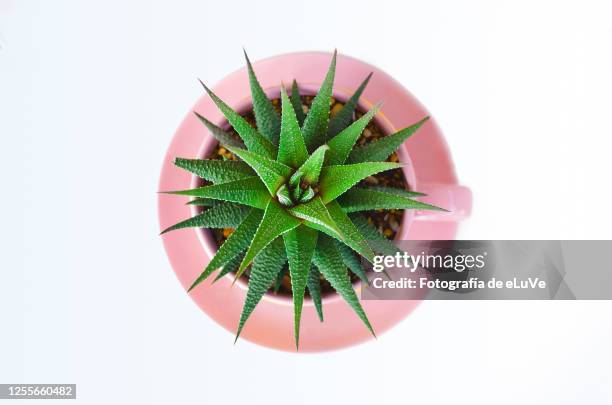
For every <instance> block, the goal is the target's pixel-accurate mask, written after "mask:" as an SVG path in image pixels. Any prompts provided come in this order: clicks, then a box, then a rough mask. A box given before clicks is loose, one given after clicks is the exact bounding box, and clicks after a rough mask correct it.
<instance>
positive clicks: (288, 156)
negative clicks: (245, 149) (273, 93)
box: [276, 87, 308, 169]
mask: <svg viewBox="0 0 612 405" xmlns="http://www.w3.org/2000/svg"><path fill="white" fill-rule="evenodd" d="M281 108H282V117H281V130H280V143H279V146H278V157H277V159H276V160H278V161H279V162H280V163H283V164H285V165H287V166H291V167H293V168H294V169H295V168H298V167H300V166H301V165H302V164H303V163H304V162H305V161H306V159H308V151H307V150H306V144H305V143H304V137H303V136H302V131H301V130H300V124H299V123H298V120H297V118H296V114H295V112H294V110H293V106H292V105H291V102H290V101H289V97H287V91H286V90H285V88H284V87H281Z"/></svg>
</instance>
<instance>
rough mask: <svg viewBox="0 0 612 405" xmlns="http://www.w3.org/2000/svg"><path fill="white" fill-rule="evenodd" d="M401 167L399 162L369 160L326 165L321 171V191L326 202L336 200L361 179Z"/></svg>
mask: <svg viewBox="0 0 612 405" xmlns="http://www.w3.org/2000/svg"><path fill="white" fill-rule="evenodd" d="M399 167H401V165H400V164H398V163H391V162H367V163H355V164H351V165H338V166H326V167H324V168H323V170H322V171H321V179H320V181H319V192H320V194H321V198H322V199H323V202H324V203H328V202H330V201H333V200H335V199H336V198H338V197H339V196H341V195H342V194H343V193H344V192H345V191H347V190H348V189H350V188H351V187H353V186H354V185H355V184H357V182H359V181H360V180H363V179H365V178H366V177H368V176H371V175H373V174H376V173H380V172H384V171H386V170H391V169H397V168H399Z"/></svg>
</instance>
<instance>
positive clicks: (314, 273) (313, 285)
mask: <svg viewBox="0 0 612 405" xmlns="http://www.w3.org/2000/svg"><path fill="white" fill-rule="evenodd" d="M307 285H308V292H309V293H310V298H312V302H313V304H314V306H315V308H316V310H317V315H318V316H319V320H320V321H321V322H323V303H322V302H321V274H320V273H319V270H317V268H316V267H315V266H311V267H310V273H308V280H307Z"/></svg>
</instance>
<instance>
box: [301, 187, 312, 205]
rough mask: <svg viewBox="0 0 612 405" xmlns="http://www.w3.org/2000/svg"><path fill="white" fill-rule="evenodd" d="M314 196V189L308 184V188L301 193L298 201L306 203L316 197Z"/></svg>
mask: <svg viewBox="0 0 612 405" xmlns="http://www.w3.org/2000/svg"><path fill="white" fill-rule="evenodd" d="M300 190H301V189H300ZM314 196H315V192H314V190H313V189H312V187H310V186H308V187H307V188H306V190H303V192H302V193H301V195H300V197H299V199H298V201H299V202H303V203H306V202H308V201H310V200H312V199H313V198H314Z"/></svg>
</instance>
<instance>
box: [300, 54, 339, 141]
mask: <svg viewBox="0 0 612 405" xmlns="http://www.w3.org/2000/svg"><path fill="white" fill-rule="evenodd" d="M335 73H336V51H334V56H333V57H332V60H331V63H330V65H329V70H328V71H327V75H326V76H325V79H324V80H323V84H322V85H321V88H320V89H319V91H318V92H317V95H316V96H315V98H314V100H312V104H311V105H310V110H308V115H306V119H305V120H304V125H303V126H302V134H303V135H304V141H305V142H306V146H307V147H308V150H314V149H316V148H317V147H318V146H321V145H322V144H324V143H325V140H326V136H327V124H328V121H329V107H330V101H331V96H332V89H333V87H334V75H335Z"/></svg>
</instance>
